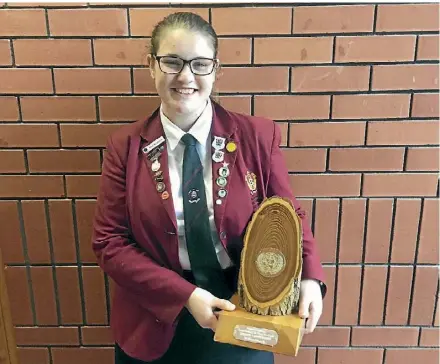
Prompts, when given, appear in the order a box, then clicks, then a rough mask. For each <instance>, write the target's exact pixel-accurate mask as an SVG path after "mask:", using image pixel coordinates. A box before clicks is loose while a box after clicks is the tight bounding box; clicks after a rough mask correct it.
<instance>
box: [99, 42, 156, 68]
mask: <svg viewBox="0 0 440 364" xmlns="http://www.w3.org/2000/svg"><path fill="white" fill-rule="evenodd" d="M148 45H149V41H148V40H147V39H146V38H126V39H123V38H122V39H95V40H94V41H93V46H94V47H93V48H94V54H95V64H97V65H129V66H134V65H136V66H141V65H144V66H145V65H146V63H147V54H148V48H147V47H148Z"/></svg>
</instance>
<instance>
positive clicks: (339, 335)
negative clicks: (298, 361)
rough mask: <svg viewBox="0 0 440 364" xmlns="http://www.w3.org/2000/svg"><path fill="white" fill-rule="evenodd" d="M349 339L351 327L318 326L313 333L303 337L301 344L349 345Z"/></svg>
mask: <svg viewBox="0 0 440 364" xmlns="http://www.w3.org/2000/svg"><path fill="white" fill-rule="evenodd" d="M349 340H350V328H349V327H317V328H316V330H315V331H314V332H313V333H311V334H309V335H305V336H304V337H303V341H302V343H301V345H305V346H348V344H349Z"/></svg>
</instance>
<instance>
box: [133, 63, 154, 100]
mask: <svg viewBox="0 0 440 364" xmlns="http://www.w3.org/2000/svg"><path fill="white" fill-rule="evenodd" d="M133 79H134V81H133V82H134V93H135V94H140V93H143V94H153V95H157V90H156V85H155V84H154V80H153V79H152V78H151V74H150V70H149V69H148V68H135V69H134V70H133Z"/></svg>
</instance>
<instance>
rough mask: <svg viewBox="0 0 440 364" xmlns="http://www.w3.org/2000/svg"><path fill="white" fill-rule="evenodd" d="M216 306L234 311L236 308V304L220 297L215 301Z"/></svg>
mask: <svg viewBox="0 0 440 364" xmlns="http://www.w3.org/2000/svg"><path fill="white" fill-rule="evenodd" d="M214 307H217V308H220V309H221V310H226V311H234V310H235V305H234V304H233V303H232V302H230V301H228V300H223V299H220V298H217V299H216V300H215V301H214Z"/></svg>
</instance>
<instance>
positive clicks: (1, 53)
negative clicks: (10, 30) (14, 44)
mask: <svg viewBox="0 0 440 364" xmlns="http://www.w3.org/2000/svg"><path fill="white" fill-rule="evenodd" d="M0 65H2V66H10V65H12V59H11V45H10V42H9V40H8V39H1V40H0Z"/></svg>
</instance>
